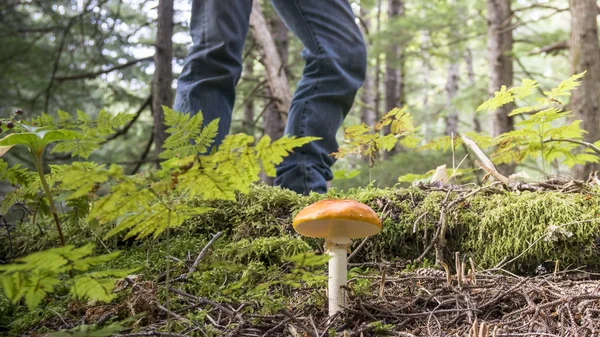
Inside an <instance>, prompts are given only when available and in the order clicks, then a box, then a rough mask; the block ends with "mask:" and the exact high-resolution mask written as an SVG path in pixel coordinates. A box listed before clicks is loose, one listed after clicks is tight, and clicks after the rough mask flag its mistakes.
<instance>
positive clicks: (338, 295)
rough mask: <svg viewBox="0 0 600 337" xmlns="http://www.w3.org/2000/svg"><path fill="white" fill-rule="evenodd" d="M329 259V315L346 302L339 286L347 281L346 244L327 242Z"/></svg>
mask: <svg viewBox="0 0 600 337" xmlns="http://www.w3.org/2000/svg"><path fill="white" fill-rule="evenodd" d="M328 246H329V247H328V248H329V249H328V250H329V255H330V256H331V259H329V282H328V295H329V296H328V297H329V316H333V315H335V314H336V313H337V312H338V311H340V310H341V306H342V305H345V304H346V301H345V298H344V292H343V289H342V288H341V287H342V286H346V283H347V281H348V256H347V253H348V252H347V247H346V245H340V244H335V243H333V242H328Z"/></svg>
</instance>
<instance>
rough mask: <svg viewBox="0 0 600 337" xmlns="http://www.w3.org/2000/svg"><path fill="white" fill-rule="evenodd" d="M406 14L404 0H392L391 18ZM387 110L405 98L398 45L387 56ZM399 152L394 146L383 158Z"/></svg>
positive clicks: (385, 131)
mask: <svg viewBox="0 0 600 337" xmlns="http://www.w3.org/2000/svg"><path fill="white" fill-rule="evenodd" d="M402 14H404V5H403V3H402V0H390V2H389V8H388V16H389V20H390V21H392V20H394V19H396V18H398V17H399V16H401V15H402ZM385 63H386V64H385V80H384V81H385V111H384V113H388V112H389V111H391V110H392V109H394V108H396V107H399V106H400V105H401V101H402V99H403V97H402V96H403V95H402V91H403V89H404V88H403V83H402V52H401V50H400V47H399V46H398V45H393V46H391V47H390V49H389V50H388V52H387V53H386V57H385ZM383 133H384V134H389V133H390V128H389V126H388V127H386V128H384V130H383ZM396 152H397V148H396V147H394V148H393V149H392V150H391V151H389V152H384V153H383V158H384V159H387V158H389V157H391V156H392V155H393V154H394V153H396Z"/></svg>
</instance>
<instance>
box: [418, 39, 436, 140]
mask: <svg viewBox="0 0 600 337" xmlns="http://www.w3.org/2000/svg"><path fill="white" fill-rule="evenodd" d="M430 39H431V38H430V36H429V31H428V30H423V31H421V55H422V57H421V66H422V69H421V71H422V75H423V79H422V82H423V113H424V114H425V123H423V134H424V135H425V138H426V139H432V137H433V128H434V126H433V124H434V122H433V119H432V118H431V117H433V113H432V111H431V108H430V104H429V103H430V102H429V98H430V91H431V81H430V80H429V79H430V78H431V63H430V62H431V61H430V55H429V49H428V48H429V47H430V43H429V41H430Z"/></svg>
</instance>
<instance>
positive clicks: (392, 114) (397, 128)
mask: <svg viewBox="0 0 600 337" xmlns="http://www.w3.org/2000/svg"><path fill="white" fill-rule="evenodd" d="M387 125H390V132H391V133H393V134H395V135H400V134H404V133H411V132H413V131H414V130H415V127H414V125H413V116H412V115H411V114H410V113H409V112H408V107H403V108H401V109H400V108H394V109H392V110H390V111H389V112H388V113H387V114H385V115H384V116H383V117H382V118H381V121H380V122H379V123H377V124H375V130H376V131H379V130H381V129H382V128H383V127H384V126H387Z"/></svg>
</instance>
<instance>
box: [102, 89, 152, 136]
mask: <svg viewBox="0 0 600 337" xmlns="http://www.w3.org/2000/svg"><path fill="white" fill-rule="evenodd" d="M151 102H152V95H149V96H148V98H146V100H145V101H144V103H143V104H142V106H140V108H139V109H138V110H137V111H136V112H135V115H134V116H133V118H132V119H131V121H129V123H127V124H126V125H125V126H124V127H123V128H122V129H120V130H119V131H117V132H116V133H114V134H112V135H110V136H109V137H108V138H106V140H105V141H103V142H102V144H106V143H107V142H108V141H110V140H113V139H115V138H117V137H119V136H121V135H124V134H126V133H127V131H129V129H130V128H131V127H132V126H133V124H134V123H135V122H136V121H137V120H138V118H140V115H141V114H142V112H143V111H144V109H146V107H148V105H150V103H151Z"/></svg>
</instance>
